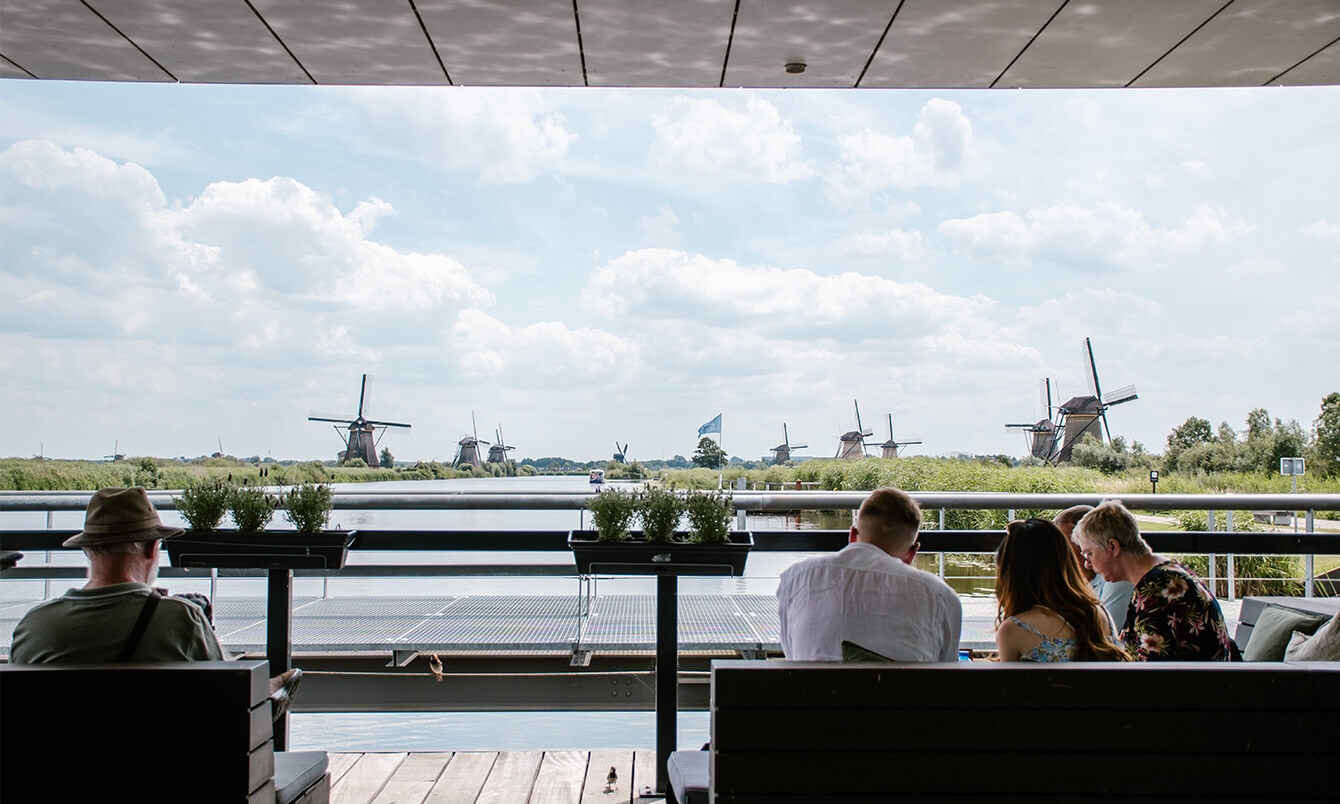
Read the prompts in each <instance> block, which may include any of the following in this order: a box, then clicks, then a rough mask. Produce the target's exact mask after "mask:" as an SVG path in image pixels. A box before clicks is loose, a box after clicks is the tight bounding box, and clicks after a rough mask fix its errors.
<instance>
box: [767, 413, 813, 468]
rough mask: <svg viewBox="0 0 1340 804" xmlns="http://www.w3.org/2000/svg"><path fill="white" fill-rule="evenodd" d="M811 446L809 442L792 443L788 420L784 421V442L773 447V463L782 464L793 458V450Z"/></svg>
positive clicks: (775, 464)
mask: <svg viewBox="0 0 1340 804" xmlns="http://www.w3.org/2000/svg"><path fill="white" fill-rule="evenodd" d="M809 448H810V445H809V444H792V443H791V434H790V433H788V432H787V431H786V422H782V443H780V444H778V445H777V446H775V447H773V448H772V450H771V452H772V463H773V465H774V466H780V465H781V464H784V463H787V462H788V461H790V460H791V451H792V450H797V449H809Z"/></svg>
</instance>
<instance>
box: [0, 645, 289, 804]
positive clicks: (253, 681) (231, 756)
mask: <svg viewBox="0 0 1340 804" xmlns="http://www.w3.org/2000/svg"><path fill="white" fill-rule="evenodd" d="M268 670H269V665H268V663H267V662H264V661H237V662H170V663H163V664H114V665H109V664H104V665H8V664H6V665H0V712H3V718H0V745H3V746H4V750H3V752H0V800H3V801H15V802H18V801H103V800H108V796H109V794H111V793H113V792H115V791H118V790H119V791H123V792H124V793H125V794H126V795H129V796H130V797H131V798H133V799H134V800H137V801H192V802H260V801H265V802H268V803H269V804H273V802H274V801H275V787H274V779H273V776H274V772H275V755H274V743H273V740H272V736H273V735H272V731H271V712H270V703H269V698H268V695H269V672H268ZM113 797H115V796H113Z"/></svg>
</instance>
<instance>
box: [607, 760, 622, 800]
mask: <svg viewBox="0 0 1340 804" xmlns="http://www.w3.org/2000/svg"><path fill="white" fill-rule="evenodd" d="M618 786H619V772H618V771H617V770H615V769H614V766H613V765H611V766H610V773H609V775H608V776H606V777H605V792H606V793H608V792H610V791H611V790H613V789H614V788H616V787H618Z"/></svg>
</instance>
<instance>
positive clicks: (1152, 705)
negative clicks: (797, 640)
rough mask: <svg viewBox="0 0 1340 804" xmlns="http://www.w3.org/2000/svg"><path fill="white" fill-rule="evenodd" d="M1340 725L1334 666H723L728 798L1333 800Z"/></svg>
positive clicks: (718, 749) (719, 684) (720, 692)
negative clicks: (1338, 726) (1339, 728)
mask: <svg viewBox="0 0 1340 804" xmlns="http://www.w3.org/2000/svg"><path fill="white" fill-rule="evenodd" d="M1338 719H1340V666H1336V665H1335V664H1334V663H1314V664H1289V663H1261V664H1241V663H1234V664H1229V663H1222V664H1221V663H1190V662H1187V663H1181V662H1179V663H1148V664H1144V663H1141V664H1133V663H1132V664H1115V663H1084V664H1069V665H1065V664H1055V665H1047V664H1038V665H1030V664H1019V663H1009V664H1000V663H992V662H973V663H956V664H834V663H819V662H786V661H717V662H714V663H713V666H712V744H711V751H710V752H709V753H708V758H709V762H710V776H711V782H710V786H711V795H712V799H711V800H712V801H713V802H716V803H717V804H728V803H729V804H754V803H755V802H765V801H766V802H802V801H803V802H816V803H817V804H823V802H836V801H843V802H851V801H859V802H877V801H890V800H904V801H937V800H944V801H954V802H968V801H983V802H986V801H991V802H997V801H1000V800H1002V799H1005V800H1016V801H1029V802H1061V801H1088V800H1099V799H1126V800H1128V801H1131V802H1136V801H1138V802H1139V803H1140V804H1159V803H1160V802H1185V801H1198V800H1214V801H1222V800H1232V801H1235V802H1278V801H1283V800H1289V801H1308V800H1321V799H1328V800H1334V797H1335V795H1336V792H1337V789H1336V784H1337V782H1336V780H1335V777H1334V769H1335V768H1336V767H1337V763H1338V762H1340V740H1337V739H1336V738H1335V729H1336V724H1337V722H1338ZM682 753H685V752H679V753H677V754H676V756H678V755H679V754H682ZM672 759H673V758H672ZM693 759H694V760H698V761H701V755H700V756H697V757H693Z"/></svg>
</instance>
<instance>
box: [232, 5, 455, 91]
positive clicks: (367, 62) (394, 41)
mask: <svg viewBox="0 0 1340 804" xmlns="http://www.w3.org/2000/svg"><path fill="white" fill-rule="evenodd" d="M209 1H210V2H215V1H217V0H209ZM239 2H240V0H239ZM251 4H252V5H253V6H255V7H256V10H257V11H259V12H260V14H261V16H262V17H264V18H265V20H266V22H268V23H269V24H270V27H271V28H273V29H274V31H275V33H276V34H278V35H279V38H280V39H282V40H284V44H286V45H288V48H289V50H291V51H293V55H294V56H296V57H297V59H298V61H299V62H301V63H302V65H303V66H304V67H306V68H307V72H309V73H311V74H312V77H313V78H315V79H316V82H317V83H318V84H386V85H402V84H445V83H446V82H447V77H446V75H445V74H444V73H443V72H442V67H441V66H440V65H439V64H438V63H437V57H435V56H434V55H433V49H432V47H431V46H430V45H429V44H428V37H427V36H425V35H424V33H423V28H422V27H421V26H420V25H419V19H418V17H416V16H415V15H414V8H413V6H411V5H410V3H409V0H301V2H296V1H295V0H251Z"/></svg>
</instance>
